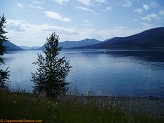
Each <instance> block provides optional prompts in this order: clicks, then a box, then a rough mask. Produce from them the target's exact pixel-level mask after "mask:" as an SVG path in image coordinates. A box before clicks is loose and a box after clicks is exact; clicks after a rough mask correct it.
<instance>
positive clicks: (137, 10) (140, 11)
mask: <svg viewBox="0 0 164 123" xmlns="http://www.w3.org/2000/svg"><path fill="white" fill-rule="evenodd" d="M134 12H136V13H139V14H141V13H142V12H143V10H142V9H140V8H136V9H135V10H134Z"/></svg>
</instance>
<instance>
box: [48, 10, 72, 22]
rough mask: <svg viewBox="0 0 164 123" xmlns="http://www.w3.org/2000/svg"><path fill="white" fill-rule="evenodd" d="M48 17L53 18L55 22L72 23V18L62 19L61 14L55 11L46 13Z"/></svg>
mask: <svg viewBox="0 0 164 123" xmlns="http://www.w3.org/2000/svg"><path fill="white" fill-rule="evenodd" d="M45 14H46V16H47V17H50V18H53V19H55V20H60V21H64V22H71V19H70V18H65V17H62V16H61V15H60V14H59V13H57V12H53V11H45Z"/></svg>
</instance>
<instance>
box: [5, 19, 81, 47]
mask: <svg viewBox="0 0 164 123" xmlns="http://www.w3.org/2000/svg"><path fill="white" fill-rule="evenodd" d="M6 31H7V32H8V38H9V40H11V41H12V42H13V43H15V44H17V45H24V46H34V45H38V46H42V45H43V44H44V42H45V40H46V37H47V36H49V35H50V34H51V33H52V32H53V31H55V32H56V34H59V35H60V37H61V38H62V40H66V39H67V38H68V35H69V36H72V35H73V36H75V37H76V36H77V35H76V34H77V33H78V30H76V29H75V28H65V27H59V26H54V25H50V24H41V25H35V24H31V23H29V22H27V21H25V20H10V19H9V20H8V21H7V27H6ZM22 35H23V36H22Z"/></svg>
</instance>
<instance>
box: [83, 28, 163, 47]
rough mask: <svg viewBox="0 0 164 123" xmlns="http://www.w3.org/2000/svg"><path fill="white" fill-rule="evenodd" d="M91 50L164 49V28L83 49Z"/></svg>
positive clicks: (106, 41)
mask: <svg viewBox="0 0 164 123" xmlns="http://www.w3.org/2000/svg"><path fill="white" fill-rule="evenodd" d="M81 48H89V49H94V48H98V49H164V27H159V28H153V29H149V30H146V31H143V32H141V33H138V34H135V35H131V36H128V37H115V38H112V39H107V40H105V41H103V42H101V43H99V44H95V45H91V46H86V47H81Z"/></svg>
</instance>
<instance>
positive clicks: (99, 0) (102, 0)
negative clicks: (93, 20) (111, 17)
mask: <svg viewBox="0 0 164 123" xmlns="http://www.w3.org/2000/svg"><path fill="white" fill-rule="evenodd" d="M95 1H96V2H98V3H104V2H105V1H106V0H95Z"/></svg>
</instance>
